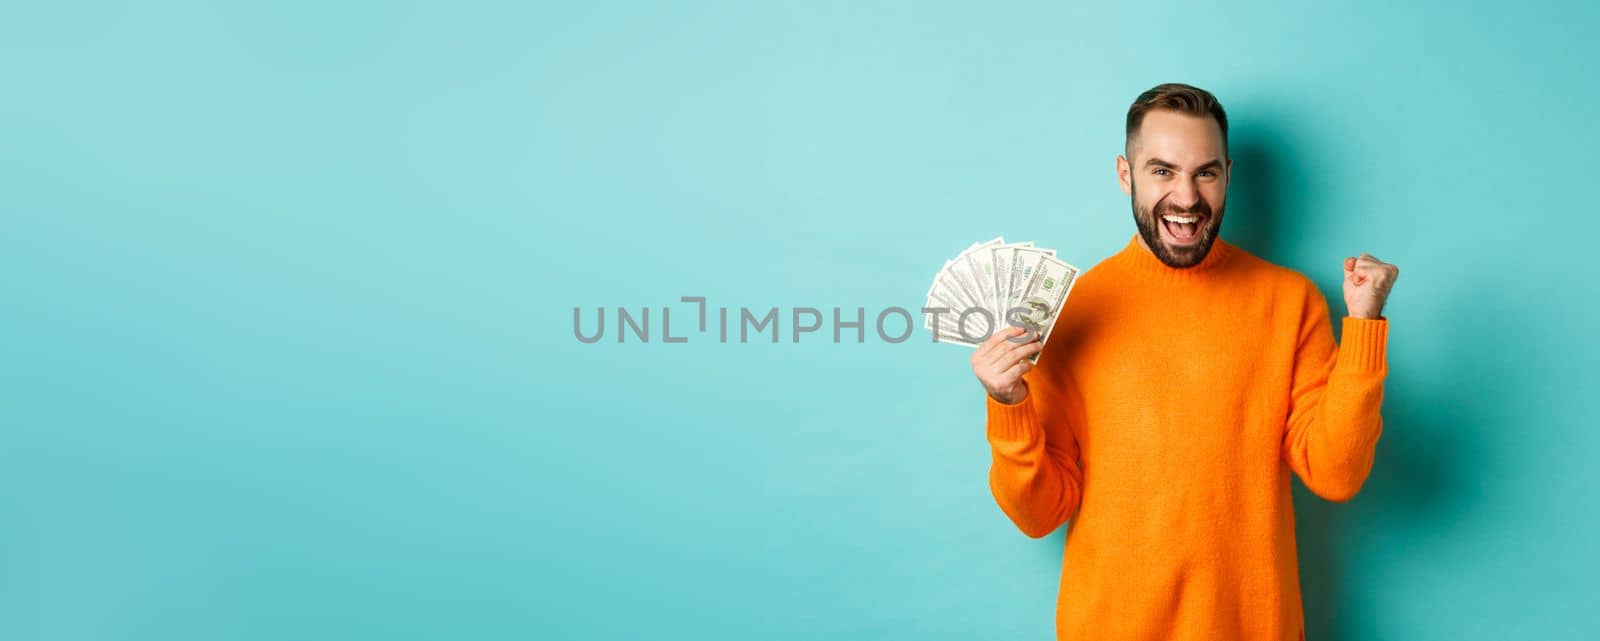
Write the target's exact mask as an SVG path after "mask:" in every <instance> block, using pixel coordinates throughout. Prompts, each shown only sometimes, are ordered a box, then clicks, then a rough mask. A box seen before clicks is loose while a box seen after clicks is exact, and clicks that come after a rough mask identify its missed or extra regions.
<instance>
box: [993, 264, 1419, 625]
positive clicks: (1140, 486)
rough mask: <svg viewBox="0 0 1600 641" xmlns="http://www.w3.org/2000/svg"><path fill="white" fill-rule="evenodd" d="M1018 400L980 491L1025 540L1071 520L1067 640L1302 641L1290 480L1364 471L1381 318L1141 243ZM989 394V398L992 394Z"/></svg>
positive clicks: (999, 407)
mask: <svg viewBox="0 0 1600 641" xmlns="http://www.w3.org/2000/svg"><path fill="white" fill-rule="evenodd" d="M1057 322H1058V324H1059V325H1058V327H1057V328H1056V330H1055V332H1054V333H1053V334H1052V335H1051V337H1050V341H1049V343H1047V344H1046V346H1045V350H1044V355H1043V356H1042V357H1041V358H1040V360H1039V365H1038V367H1037V368H1035V369H1034V370H1033V371H1031V372H1029V373H1028V374H1027V375H1026V377H1025V380H1026V381H1027V383H1028V390H1029V392H1028V396H1027V398H1025V399H1024V400H1022V401H1021V402H1019V403H1017V404H1015V405H1006V404H1002V403H1000V402H998V401H995V400H994V399H993V398H989V400H988V401H987V404H988V430H987V433H988V440H989V444H990V446H991V450H992V453H993V461H994V462H993V465H992V466H991V467H990V474H989V484H990V488H991V489H992V490H993V492H994V497H995V501H996V502H997V503H999V505H1000V509H1001V510H1002V511H1003V512H1005V514H1006V515H1007V516H1008V517H1010V518H1011V520H1012V521H1013V522H1014V523H1016V525H1017V527H1018V528H1020V529H1021V530H1022V531H1023V532H1024V533H1025V534H1027V535H1028V536H1031V537H1043V536H1045V535H1046V534H1049V533H1050V532H1052V531H1054V530H1055V529H1056V528H1057V527H1058V526H1060V525H1061V524H1062V523H1064V522H1066V521H1067V520H1068V519H1071V520H1072V524H1071V525H1070V526H1069V529H1068V533H1067V543H1066V554H1065V557H1066V558H1065V559H1064V561H1063V567H1062V573H1061V585H1060V588H1059V593H1058V596H1057V602H1056V632H1057V637H1058V638H1059V639H1073V640H1084V641H1120V640H1124V639H1126V640H1130V641H1132V640H1139V641H1144V640H1150V641H1155V640H1157V639H1161V640H1169V639H1170V640H1195V641H1200V640H1205V641H1221V640H1229V641H1235V640H1236V641H1257V640H1260V641H1266V640H1269V639H1270V640H1272V641H1285V640H1290V641H1292V640H1295V639H1304V623H1303V621H1304V618H1303V615H1302V611H1301V605H1300V579H1299V568H1298V564H1297V560H1296V553H1295V533H1294V505H1293V503H1292V502H1291V500H1290V493H1289V483H1290V481H1289V472H1290V470H1293V471H1294V473H1295V474H1297V475H1299V476H1300V479H1301V480H1302V481H1303V482H1304V483H1305V484H1306V487H1308V488H1310V490H1311V491H1312V492H1314V493H1316V494H1317V495H1318V496H1321V497H1323V498H1325V499H1328V500H1332V501H1346V500H1349V499H1350V498H1351V497H1352V496H1354V495H1355V494H1356V492H1357V491H1358V490H1360V488H1361V485H1362V483H1363V482H1364V481H1365V480H1366V478H1367V474H1368V472H1370V471H1371V469H1372V457H1373V452H1374V449H1375V448H1376V446H1377V442H1378V436H1379V434H1380V433H1381V432H1382V429H1383V428H1382V418H1381V417H1380V416H1379V405H1380V404H1381V402H1382V400H1383V379H1384V376H1385V375H1386V374H1387V371H1388V365H1387V362H1386V358H1385V350H1386V341H1387V338H1388V322H1387V320H1385V319H1372V320H1363V319H1356V318H1350V317H1345V318H1344V319H1343V332H1344V345H1343V346H1342V347H1339V346H1336V345H1335V344H1334V340H1333V328H1332V325H1331V323H1330V320H1329V315H1328V304H1327V302H1326V301H1325V300H1324V299H1323V297H1322V295H1321V293H1320V292H1318V291H1317V288H1316V287H1315V286H1314V285H1313V284H1312V282H1311V281H1310V280H1309V279H1307V278H1306V277H1305V276H1303V275H1301V274H1300V273H1298V272H1295V271H1293V270H1290V269H1287V268H1284V267H1280V266H1277V265H1273V264H1271V263H1268V262H1266V261H1265V260H1262V259H1260V258H1258V257H1256V256H1254V255H1252V254H1250V253H1248V252H1246V251H1244V250H1243V249H1241V248H1239V247H1237V246H1234V245H1231V244H1229V243H1227V242H1225V241H1223V240H1221V239H1218V240H1217V241H1216V243H1215V244H1214V245H1213V246H1212V248H1211V252H1210V253H1209V254H1208V255H1207V256H1206V258H1205V260H1204V261H1203V262H1201V263H1200V264H1199V265H1196V266H1194V267H1192V268H1189V269H1173V268H1170V267H1167V266H1166V265H1164V264H1162V263H1161V262H1160V261H1158V260H1157V259H1156V257H1155V255H1153V254H1151V253H1150V251H1149V250H1147V249H1145V248H1144V247H1143V246H1142V245H1141V244H1140V243H1139V240H1138V237H1137V236H1135V237H1134V238H1133V240H1132V241H1131V242H1129V243H1128V246H1127V247H1126V248H1124V249H1123V250H1122V251H1120V252H1118V253H1117V254H1115V255H1113V256H1111V257H1109V258H1107V259H1106V260H1105V261H1103V262H1101V263H1100V264H1098V265H1096V266H1095V267H1094V269H1091V270H1088V271H1086V272H1084V274H1083V276H1082V279H1081V280H1080V281H1079V282H1078V284H1077V285H1076V287H1075V289H1074V291H1073V293H1072V297H1071V298H1070V299H1068V301H1067V303H1066V306H1065V307H1064V309H1063V311H1062V313H1061V316H1060V318H1059V319H1058V321H1057ZM986 398H988V397H987V395H986Z"/></svg>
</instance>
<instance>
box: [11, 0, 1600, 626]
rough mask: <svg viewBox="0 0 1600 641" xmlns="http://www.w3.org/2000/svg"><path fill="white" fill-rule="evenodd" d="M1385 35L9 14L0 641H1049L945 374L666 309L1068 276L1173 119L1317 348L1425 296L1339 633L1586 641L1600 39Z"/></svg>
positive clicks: (1177, 17) (1349, 526)
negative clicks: (1172, 85)
mask: <svg viewBox="0 0 1600 641" xmlns="http://www.w3.org/2000/svg"><path fill="white" fill-rule="evenodd" d="M1399 4H1400V3H1378V2H1368V3H1364V5H1365V6H1360V7H1348V8H1346V7H1337V6H1333V5H1331V4H1329V3H1318V4H1309V3H1269V2H1257V3H1246V4H1235V5H1231V6H1227V7H1221V8H1219V7H1214V6H1213V5H1211V4H1206V3H1160V2H1158V3H1142V4H1138V5H1128V6H1126V7H1123V6H1120V3H1080V4H1074V5H1066V4H1015V5H1006V6H999V5H989V6H987V7H981V8H980V7H978V6H976V5H973V6H963V5H961V4H955V3H939V4H934V3H909V2H908V3H894V4H880V3H871V4H870V6H869V5H868V4H867V3H792V4H785V5H773V4H760V5H753V4H746V3H697V4H694V5H693V6H668V5H661V6H654V7H651V6H645V5H643V4H634V3H626V4H599V3H582V4H579V3H573V4H569V5H556V4H533V5H530V4H527V3H511V2H507V3H498V4H477V5H472V6H467V5H461V4H455V3H443V2H435V3H376V2H372V3H337V4H333V5H330V4H325V3H310V2H270V3H269V2H260V3H228V4H226V5H224V4H219V3H206V2H188V3H179V2H158V3H146V4H132V3H128V4H124V3H70V2H69V3H50V4H32V5H15V4H14V5H11V6H8V7H7V8H5V9H4V10H3V12H0V71H3V75H0V79H3V87H4V90H3V91H4V93H3V96H0V98H3V99H0V141H3V144H0V215H3V219H0V243H3V245H0V297H3V301H4V302H3V307H0V309H3V311H0V377H3V378H0V383H3V389H4V392H3V394H0V429H3V432H0V435H3V442H0V519H3V520H0V637H3V638H6V639H96V640H113V639H274V640H276V639H355V638H361V639H440V638H463V639H643V638H650V639H823V638H844V639H875V640H876V639H908V640H909V639H916V640H919V641H932V640H935V639H1013V638H1017V639H1045V638H1051V636H1052V634H1053V622H1052V615H1053V607H1054V603H1055V598H1056V581H1057V578H1058V577H1059V573H1060V571H1061V567H1060V560H1061V545H1062V538H1061V537H1062V531H1057V532H1056V533H1054V534H1052V535H1050V536H1049V537H1047V538H1046V539H1044V540H1033V539H1029V538H1027V537H1025V536H1024V535H1022V534H1021V533H1020V532H1019V531H1018V530H1016V529H1015V527H1014V526H1013V525H1012V524H1011V523H1010V522H1009V521H1008V520H1007V519H1006V518H1005V516H1004V515H1003V514H1002V513H1001V512H1000V511H999V509H998V508H997V507H996V506H995V504H994V502H993V499H992V497H991V496H990V494H989V488H988V485H987V476H986V474H987V469H988V464H989V451H988V449H987V445H986V442H985V441H984V437H983V407H982V392H981V391H980V389H979V387H978V385H977V384H976V382H975V381H974V380H973V379H972V376H971V373H970V371H969V369H968V366H967V362H966V359H967V354H966V352H965V351H963V350H962V349H960V348H957V347H952V346H948V345H933V344H929V343H928V342H927V335H926V334H925V333H923V332H922V331H921V330H920V328H919V329H918V332H917V334H916V335H915V339H914V340H912V341H909V342H906V343H903V344H886V343H883V342H882V341H879V340H877V339H876V338H873V337H871V336H869V340H868V341H867V342H866V343H864V344H855V343H847V344H841V345H835V344H832V343H831V340H830V339H831V336H830V335H829V329H831V325H830V326H826V327H825V329H824V331H823V332H819V333H817V334H812V335H808V336H806V337H804V338H803V339H802V340H801V342H799V343H791V342H789V340H788V337H787V334H786V335H785V338H784V341H783V342H780V343H779V344H775V345H774V344H770V343H758V344H744V345H741V344H719V343H717V342H716V341H715V340H714V339H712V338H711V337H708V336H704V335H697V333H694V332H684V331H682V330H687V329H692V324H691V322H690V320H689V319H691V318H693V316H692V313H693V310H694V308H693V307H692V306H688V305H684V304H682V303H678V302H677V301H678V297H679V296H695V295H698V296H705V297H707V298H708V299H709V302H710V304H711V305H712V307H713V309H715V308H716V307H719V306H727V307H731V308H734V309H737V308H739V307H741V306H749V307H753V308H758V309H763V310H764V309H766V308H768V307H772V306H778V307H780V308H782V309H783V310H785V313H787V310H790V309H792V308H794V307H802V306H811V307H818V308H822V309H824V310H828V309H829V308H831V307H833V306H836V305H837V306H844V307H850V308H853V307H856V306H863V307H866V308H868V310H869V313H875V312H876V311H878V310H881V309H883V308H885V307H888V306H894V305H898V306H903V307H908V308H909V307H915V306H918V305H920V304H921V303H922V295H923V293H924V291H925V289H926V287H927V282H928V279H930V278H931V276H932V274H933V272H934V270H936V269H937V268H938V267H939V266H940V264H941V263H942V261H943V260H944V259H945V258H947V257H949V256H950V255H952V254H954V253H955V252H957V251H958V250H960V249H961V248H963V247H965V246H966V245H967V244H968V243H970V242H973V241H976V240H981V239H986V238H989V237H991V236H994V235H997V234H1005V235H1006V236H1007V238H1010V239H1015V240H1020V239H1031V240H1034V241H1037V242H1038V243H1040V244H1041V245H1044V246H1049V247H1054V248H1056V249H1058V250H1059V251H1060V253H1061V255H1062V256H1064V257H1065V258H1067V259H1068V260H1070V261H1072V262H1074V263H1075V264H1077V265H1079V266H1082V267H1087V266H1090V265H1092V264H1094V263H1095V262H1097V261H1099V260H1100V259H1101V258H1103V257H1105V256H1107V255H1109V254H1110V253H1112V252H1114V251H1116V250H1117V249H1120V248H1121V247H1122V246H1123V244H1124V243H1126V242H1127V241H1128V240H1129V238H1131V236H1132V234H1133V233H1134V227H1133V225H1132V223H1131V220H1130V215H1129V212H1128V203H1127V200H1126V197H1125V196H1124V195H1123V194H1122V193H1121V192H1120V191H1119V190H1118V189H1117V186H1116V182H1115V178H1114V167H1115V165H1114V158H1115V155H1116V154H1117V153H1118V152H1119V151H1120V149H1121V144H1122V131H1121V126H1122V117H1123V114H1124V110H1125V109H1126V107H1127V105H1128V103H1129V102H1130V101H1131V100H1132V99H1133V97H1134V96H1135V95H1136V94H1138V92H1140V91H1141V90H1143V89H1145V88H1147V87H1149V86H1151V85H1154V84H1156V83H1159V82H1163V81H1169V80H1179V81H1185V82H1191V83H1194V84H1198V85H1200V86H1203V87H1206V88H1208V89H1211V90H1212V91H1214V92H1216V93H1217V94H1218V95H1219V96H1220V97H1221V99H1222V100H1223V102H1224V104H1225V105H1226V106H1227V108H1228V110H1229V111H1230V113H1231V114H1232V116H1233V122H1234V131H1233V137H1232V140H1233V156H1234V158H1235V167H1234V170H1235V176H1234V183H1233V186H1232V192H1231V194H1230V199H1229V203H1228V205H1229V206H1228V208H1227V218H1226V221H1227V223H1226V228H1225V232H1224V235H1225V237H1227V238H1230V239H1233V240H1234V241H1235V242H1238V243H1240V244H1242V245H1244V246H1245V247H1246V248H1248V249H1251V250H1252V251H1255V252H1257V253H1259V254H1261V255H1263V256H1265V257H1267V258H1269V259H1271V260H1273V261H1276V262H1279V263H1281V264H1285V265H1288V266H1291V267H1293V268H1296V269H1299V270H1301V271H1303V272H1305V273H1306V274H1308V275H1310V276H1312V277H1313V278H1314V279H1315V280H1316V281H1317V282H1318V283H1319V284H1320V285H1321V286H1322V287H1323V289H1324V291H1325V292H1326V293H1328V294H1330V301H1331V304H1332V306H1333V310H1334V313H1335V314H1340V313H1342V311H1343V302H1342V298H1340V296H1339V293H1338V290H1337V289H1336V287H1337V284H1338V280H1337V279H1338V277H1339V274H1340V272H1339V269H1340V262H1341V260H1342V259H1343V258H1344V257H1345V256H1347V255H1353V254H1356V253H1359V252H1361V251H1369V252H1372V253H1373V254H1375V255H1377V256H1379V257H1380V258H1383V259H1386V260H1389V261H1392V262H1395V263H1396V264H1398V265H1400V266H1401V268H1402V276H1401V278H1400V280H1399V283H1398V285H1397V288H1396V290H1395V292H1394V296H1393V298H1392V300H1391V301H1390V303H1389V306H1388V308H1387V310H1386V311H1387V312H1388V314H1389V316H1390V318H1391V322H1392V325H1391V330H1390V331H1391V334H1390V341H1391V343H1390V367H1391V372H1390V379H1389V383H1388V387H1387V397H1386V403H1385V407H1384V415H1385V418H1386V424H1385V426H1386V429H1385V434H1384V437H1383V440H1382V442H1381V445H1380V451H1379V453H1378V458H1377V461H1376V469H1375V470H1374V472H1373V475H1372V477H1371V478H1370V480H1369V481H1368V483H1367V485H1366V486H1365V489H1364V490H1363V492H1362V493H1361V494H1360V495H1359V496H1357V497H1356V498H1355V500H1353V501H1351V502H1350V503H1347V504H1331V503H1326V502H1323V501H1321V500H1319V499H1316V498H1315V497H1313V496H1311V495H1310V494H1308V493H1306V492H1305V491H1304V489H1303V487H1301V486H1299V483H1298V481H1296V504H1297V510H1298V514H1299V518H1300V523H1299V534H1300V537H1301V549H1300V554H1301V561H1302V572H1303V573H1304V579H1303V583H1304V589H1305V594H1306V603H1305V607H1306V611H1307V617H1308V619H1309V635H1310V637H1311V638H1312V639H1313V640H1314V641H1329V640H1338V639H1352V640H1353V639H1451V640H1466V639H1503V638H1507V637H1511V638H1576V637H1580V636H1583V635H1585V634H1588V633H1590V632H1591V631H1592V630H1593V629H1594V628H1595V626H1596V625H1600V614H1597V608H1595V604H1596V603H1597V602H1600V587H1596V583H1595V571H1596V569H1597V565H1600V553H1597V552H1596V550H1595V548H1594V546H1593V544H1594V542H1595V541H1596V540H1597V539H1600V517H1597V515H1596V510H1595V507H1594V506H1595V494H1596V489H1597V486H1600V468H1597V466H1595V465H1594V460H1595V454H1596V451H1597V447H1600V437H1597V436H1596V431H1595V429H1594V427H1595V425H1596V419H1597V418H1600V415H1597V412H1596V410H1595V400H1594V399H1595V391H1596V390H1597V389H1600V380H1597V376H1596V373H1595V372H1596V370H1595V368H1594V364H1595V363H1596V360H1597V358H1600V341H1596V340H1595V339H1594V338H1593V337H1592V335H1591V333H1590V332H1591V331H1592V330H1593V329H1594V327H1595V326H1596V321H1597V320H1600V319H1597V311H1600V306H1597V305H1596V303H1595V300H1596V294H1597V293H1600V292H1597V291H1596V289H1597V288H1596V285H1595V282H1596V280H1595V279H1594V278H1593V277H1592V271H1593V267H1592V266H1593V261H1592V260H1591V259H1590V255H1592V251H1593V248H1594V246H1595V244H1594V237H1593V233H1592V231H1591V228H1592V227H1591V225H1590V223H1589V222H1588V219H1591V218H1593V217H1594V213H1593V212H1591V211H1590V210H1591V209H1592V207H1590V206H1589V204H1590V203H1592V202H1593V201H1594V194H1593V187H1594V185H1595V184H1596V182H1595V181H1596V178H1595V159H1594V152H1595V150H1596V149H1597V148H1600V135H1597V130H1596V127H1595V124H1594V123H1595V117H1596V111H1595V104H1596V100H1597V99H1600V92H1597V90H1596V88H1595V82H1594V81H1595V74H1594V71H1593V66H1592V60H1593V59H1595V57H1596V56H1597V55H1600V45H1596V44H1595V41H1594V39H1593V38H1592V35H1593V34H1592V31H1593V26H1594V24H1595V23H1596V19H1597V18H1600V16H1597V10H1596V8H1595V5H1593V4H1580V3H1549V4H1542V5H1541V4H1537V3H1516V4H1512V3H1504V4H1502V5H1501V6H1499V7H1492V6H1491V7H1479V6H1471V7H1469V6H1467V5H1461V4H1458V3H1444V2H1432V3H1419V5H1418V6H1412V7H1407V6H1399ZM1114 5H1115V6H1114ZM597 306H605V307H609V308H612V309H613V312H614V308H615V307H618V306H626V307H629V308H631V309H635V310H636V309H637V308H639V307H641V306H650V307H652V308H654V309H653V311H654V313H656V314H659V308H661V307H663V306H671V307H673V308H674V310H675V311H674V318H673V320H674V333H675V334H682V333H687V334H688V335H689V336H690V341H689V342H688V343H686V344H662V343H661V341H660V340H659V338H660V335H659V325H652V328H651V332H652V334H653V340H652V341H651V342H649V343H648V344H640V343H638V342H633V341H630V342H627V343H623V344H618V343H616V342H614V336H615V333H614V327H613V328H612V331H611V332H610V333H608V334H607V340H605V341H603V342H601V343H598V344H594V345H586V344H582V343H579V342H578V341H577V340H576V339H575V338H574V337H573V333H572V324H571V323H572V310H573V308H574V307H581V308H583V309H585V310H589V311H586V312H585V314H586V316H585V318H586V319H588V322H592V319H593V316H592V314H593V312H592V310H593V308H594V307H597ZM652 320H653V321H655V322H659V316H656V317H653V318H652ZM608 322H614V316H608ZM830 322H831V319H830ZM783 331H784V332H785V333H787V331H788V323H787V321H784V325H783ZM1197 340H1203V337H1202V338H1198V339H1197ZM1144 383H1150V384H1151V386H1152V387H1155V386H1156V385H1157V384H1158V382H1156V381H1147V382H1144Z"/></svg>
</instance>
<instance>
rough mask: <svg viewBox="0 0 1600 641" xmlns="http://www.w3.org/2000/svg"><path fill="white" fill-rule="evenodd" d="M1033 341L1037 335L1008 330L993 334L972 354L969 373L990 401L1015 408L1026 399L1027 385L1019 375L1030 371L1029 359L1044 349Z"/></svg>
mask: <svg viewBox="0 0 1600 641" xmlns="http://www.w3.org/2000/svg"><path fill="white" fill-rule="evenodd" d="M1037 338H1038V335H1037V334H1033V333H1031V332H1029V331H1027V330H1025V329H1023V328H1020V327H1008V328H1006V329H1005V330H1003V331H999V332H995V334H994V336H990V337H989V338H988V340H985V341H983V343H982V344H980V345H978V349H977V351H974V352H973V353H972V373H973V374H976V375H977V377H978V381H979V382H981V383H983V389H984V390H986V391H988V392H989V396H992V397H994V400H997V401H1000V402H1001V403H1005V404H1007V405H1015V404H1017V403H1021V402H1022V400H1023V399H1025V398H1027V397H1028V384H1027V383H1026V382H1024V381H1023V380H1022V375H1023V374H1026V373H1028V370H1030V369H1033V362H1032V361H1031V360H1029V359H1030V358H1031V357H1032V356H1033V355H1034V354H1038V353H1039V350H1042V349H1044V343H1043V342H1041V341H1039V340H1037Z"/></svg>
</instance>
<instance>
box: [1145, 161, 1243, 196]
mask: <svg viewBox="0 0 1600 641" xmlns="http://www.w3.org/2000/svg"><path fill="white" fill-rule="evenodd" d="M1228 162H1233V161H1231V160H1230V161H1228ZM1131 171H1133V165H1131V164H1129V163H1128V159H1127V158H1126V157H1124V156H1122V155H1120V154H1118V155H1117V183H1119V184H1121V185H1122V193H1124V194H1127V195H1129V196H1132V195H1133V183H1132V182H1130V181H1131V180H1132V179H1133V176H1132V175H1130V174H1129V172H1131Z"/></svg>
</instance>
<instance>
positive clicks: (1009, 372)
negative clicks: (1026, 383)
mask: <svg viewBox="0 0 1600 641" xmlns="http://www.w3.org/2000/svg"><path fill="white" fill-rule="evenodd" d="M1031 369H1033V363H1029V362H1028V361H1026V360H1023V361H1018V362H1017V364H1016V365H1012V366H1011V367H1008V368H1006V369H1005V371H1003V372H1001V373H1000V382H1001V384H1002V385H1003V386H1008V387H1009V386H1010V385H1011V384H1012V383H1015V382H1017V379H1019V378H1022V375H1023V374H1027V373H1028V371H1029V370H1031Z"/></svg>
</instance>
